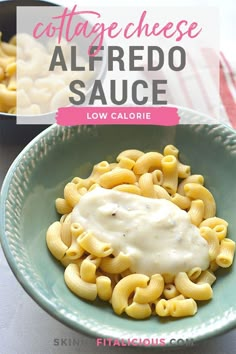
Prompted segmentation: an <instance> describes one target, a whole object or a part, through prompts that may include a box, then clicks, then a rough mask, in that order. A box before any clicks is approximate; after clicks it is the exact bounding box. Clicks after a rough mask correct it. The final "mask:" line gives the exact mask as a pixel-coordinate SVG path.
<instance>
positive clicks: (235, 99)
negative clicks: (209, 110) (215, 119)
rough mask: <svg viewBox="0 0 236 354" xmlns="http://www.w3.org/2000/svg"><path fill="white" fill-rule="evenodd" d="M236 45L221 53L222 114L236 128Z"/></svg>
mask: <svg viewBox="0 0 236 354" xmlns="http://www.w3.org/2000/svg"><path fill="white" fill-rule="evenodd" d="M233 51H234V52H235V51H236V50H235V47H231V49H230V48H228V50H225V51H224V52H223V51H222V52H221V53H220V98H221V102H222V106H221V114H224V115H225V117H226V119H227V120H228V124H229V125H230V126H231V127H233V128H234V129H236V55H235V54H236V53H233Z"/></svg>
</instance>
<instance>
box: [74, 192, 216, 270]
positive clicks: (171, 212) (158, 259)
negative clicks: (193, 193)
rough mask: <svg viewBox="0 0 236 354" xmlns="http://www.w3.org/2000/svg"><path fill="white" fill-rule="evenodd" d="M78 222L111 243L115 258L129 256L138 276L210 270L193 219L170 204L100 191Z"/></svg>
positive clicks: (78, 209) (81, 208)
mask: <svg viewBox="0 0 236 354" xmlns="http://www.w3.org/2000/svg"><path fill="white" fill-rule="evenodd" d="M72 222H78V223H80V224H81V225H82V226H83V228H84V229H85V230H90V231H91V232H92V233H93V234H94V235H95V236H96V237H97V238H98V239H99V240H101V241H104V242H109V243H110V244H111V245H112V248H113V249H114V252H113V254H114V255H118V254H119V252H121V251H122V252H123V253H125V254H128V255H129V256H130V257H131V264H132V265H131V267H130V269H131V271H132V272H136V273H142V274H147V275H152V274H156V273H160V274H163V273H171V274H177V273H178V272H187V271H189V270H190V269H192V268H193V267H200V268H201V269H202V270H205V269H207V268H208V266H209V256H208V252H209V247H208V243H207V242H206V241H205V240H204V239H203V238H202V237H201V236H200V233H199V229H198V228H197V227H196V226H194V225H193V224H192V223H191V221H190V217H189V215H188V213H187V212H185V211H183V210H181V209H180V208H179V207H178V206H176V205H175V204H173V203H172V202H170V201H168V200H166V199H152V198H146V197H142V196H139V195H135V194H131V193H124V192H119V191H115V190H110V189H104V188H100V187H98V188H95V189H94V190H92V191H91V192H88V193H87V194H85V195H84V196H82V198H81V199H80V202H79V203H78V204H77V205H76V206H75V208H74V210H73V212H72Z"/></svg>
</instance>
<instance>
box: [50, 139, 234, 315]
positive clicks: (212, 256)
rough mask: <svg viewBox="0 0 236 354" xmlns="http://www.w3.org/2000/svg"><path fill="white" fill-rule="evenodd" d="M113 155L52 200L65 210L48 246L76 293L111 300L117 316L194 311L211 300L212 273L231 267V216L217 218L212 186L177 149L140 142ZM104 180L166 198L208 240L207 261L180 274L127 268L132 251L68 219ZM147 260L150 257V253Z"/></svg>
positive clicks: (111, 185)
mask: <svg viewBox="0 0 236 354" xmlns="http://www.w3.org/2000/svg"><path fill="white" fill-rule="evenodd" d="M116 161H117V162H113V163H108V162H107V161H102V162H100V163H98V164H96V165H95V166H94V167H93V170H92V173H91V175H90V176H89V177H88V178H86V179H82V178H80V177H75V178H73V179H72V181H71V182H69V183H67V185H66V186H65V188H64V198H57V199H56V203H55V206H56V210H57V212H58V213H59V214H62V217H61V219H60V222H59V221H56V222H54V223H53V224H52V225H51V226H50V227H49V229H48V231H47V236H46V241H47V245H48V248H49V250H50V252H51V253H52V254H53V256H54V257H55V258H56V259H58V260H59V261H60V262H61V263H62V264H63V265H64V267H65V274H64V278H65V282H66V284H67V286H68V288H69V289H70V290H71V291H72V292H73V293H75V294H76V295H78V296H79V297H81V298H83V299H86V300H89V301H93V300H95V299H96V298H97V297H98V298H100V299H101V300H102V301H108V302H110V304H111V305H112V308H113V310H114V312H115V313H116V314H117V315H121V314H122V313H125V314H126V315H128V316H130V317H132V318H134V319H144V318H148V317H150V316H151V315H153V314H154V315H157V316H160V317H166V316H171V317H184V316H193V315H195V314H196V312H197V301H204V300H210V299H211V298H212V296H213V290H212V284H213V283H214V282H215V280H216V276H215V274H214V272H215V271H216V270H217V268H219V267H223V268H226V267H230V266H231V265H232V262H233V258H234V252H235V242H234V241H232V240H231V239H229V238H227V228H228V223H227V221H225V220H224V219H222V218H219V217H217V216H216V215H215V214H216V204H215V200H214V197H213V195H212V193H211V192H210V191H209V190H208V189H207V188H206V187H205V186H204V178H203V176H202V175H197V174H195V175H191V168H190V166H188V165H185V164H183V163H182V162H181V161H180V160H179V150H178V149H177V148H176V147H175V146H173V145H167V146H166V147H165V148H164V149H163V153H159V152H147V153H145V152H143V151H141V150H137V149H130V150H125V151H122V152H121V153H120V154H119V155H118V156H117V158H116ZM97 186H101V187H103V188H108V189H115V190H118V191H121V192H126V193H134V194H137V195H141V196H145V197H148V198H164V199H167V200H169V201H171V202H172V203H174V204H176V205H177V206H178V207H179V208H181V209H183V210H185V212H186V213H188V215H189V218H190V221H191V222H192V224H194V225H195V226H196V227H198V228H199V234H200V235H201V236H202V237H203V238H204V239H205V240H206V241H207V243H208V249H209V268H208V269H201V268H200V267H198V266H196V267H194V268H192V269H189V270H188V271H187V272H179V273H177V274H169V273H164V274H153V275H151V276H147V275H146V274H138V273H132V272H131V270H130V267H131V263H132V262H131V261H132V260H131V257H130V256H129V254H124V253H123V252H120V253H119V254H116V253H115V250H114V249H113V248H112V245H111V244H109V243H106V242H102V241H100V240H98V239H97V238H96V237H95V236H94V235H93V234H92V233H91V232H90V231H89V230H84V229H83V228H82V227H81V225H80V224H78V223H71V212H72V210H73V208H74V206H75V205H76V204H77V203H79V201H80V198H81V196H82V195H84V194H85V193H89V192H90V191H91V190H93V189H94V188H96V187H97ZM147 261H148V260H147Z"/></svg>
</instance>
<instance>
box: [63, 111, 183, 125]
mask: <svg viewBox="0 0 236 354" xmlns="http://www.w3.org/2000/svg"><path fill="white" fill-rule="evenodd" d="M56 120H57V124H59V125H63V126H72V125H98V124H99V125H105V124H106V125H108V124H127V125H128V124H134V125H164V126H171V125H177V124H178V123H179V120H180V117H179V115H178V110H177V108H174V107H74V106H71V107H63V108H59V109H58V112H57V116H56Z"/></svg>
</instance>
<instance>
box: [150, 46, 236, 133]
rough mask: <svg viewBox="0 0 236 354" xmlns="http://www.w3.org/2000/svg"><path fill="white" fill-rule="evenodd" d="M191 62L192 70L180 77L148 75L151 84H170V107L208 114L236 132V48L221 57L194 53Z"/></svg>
mask: <svg viewBox="0 0 236 354" xmlns="http://www.w3.org/2000/svg"><path fill="white" fill-rule="evenodd" d="M187 60H188V66H187V67H186V68H185V69H184V70H183V71H182V72H178V73H176V75H174V74H173V72H170V71H164V70H161V71H159V72H156V73H153V72H148V71H146V72H145V76H146V78H148V80H149V81H150V80H153V79H163V80H167V82H168V90H167V91H166V98H167V101H168V103H169V104H174V105H178V106H182V107H186V108H190V109H193V110H195V111H198V112H201V113H204V114H207V115H208V116H211V117H212V118H215V119H216V121H218V122H220V123H223V124H226V125H229V126H230V127H232V128H234V129H236V46H232V44H228V45H226V46H225V47H224V48H223V50H222V51H221V52H220V55H218V54H217V55H216V54H214V52H213V51H212V50H211V49H210V50H209V49H202V50H201V52H198V53H197V56H194V53H191V54H190V55H189V56H188V58H187ZM218 62H219V72H218V70H217V65H218ZM218 74H219V75H218ZM218 76H219V77H218ZM218 78H219V80H218Z"/></svg>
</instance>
